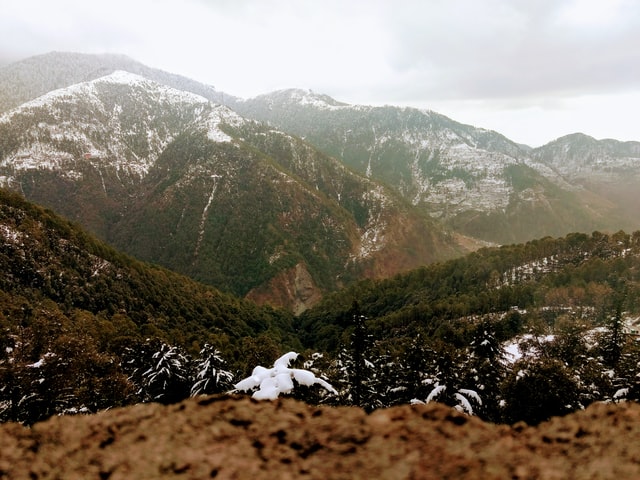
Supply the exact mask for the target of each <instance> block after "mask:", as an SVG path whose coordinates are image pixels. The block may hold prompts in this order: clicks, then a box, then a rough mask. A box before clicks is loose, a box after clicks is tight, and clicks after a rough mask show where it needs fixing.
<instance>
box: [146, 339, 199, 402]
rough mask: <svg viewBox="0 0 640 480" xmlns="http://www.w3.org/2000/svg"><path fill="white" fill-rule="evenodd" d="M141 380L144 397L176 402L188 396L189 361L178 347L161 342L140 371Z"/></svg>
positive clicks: (158, 400) (152, 399) (155, 400)
mask: <svg viewBox="0 0 640 480" xmlns="http://www.w3.org/2000/svg"><path fill="white" fill-rule="evenodd" d="M142 382H143V385H142V386H143V389H144V393H145V397H146V399H148V400H151V401H154V402H161V403H174V402H178V401H180V400H182V399H184V398H186V397H187V396H189V361H188V359H187V357H186V356H185V355H184V354H183V353H182V351H181V350H180V348H178V347H174V346H171V345H167V344H166V343H161V344H160V349H159V350H158V351H156V352H155V353H154V354H153V355H152V356H151V366H150V367H149V368H148V369H147V370H146V371H144V372H143V373H142Z"/></svg>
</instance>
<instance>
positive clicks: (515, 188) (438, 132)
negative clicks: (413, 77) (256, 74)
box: [233, 90, 618, 243]
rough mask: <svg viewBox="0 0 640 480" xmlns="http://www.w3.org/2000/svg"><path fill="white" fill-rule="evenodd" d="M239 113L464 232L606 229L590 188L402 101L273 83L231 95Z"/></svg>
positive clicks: (523, 234)
mask: <svg viewBox="0 0 640 480" xmlns="http://www.w3.org/2000/svg"><path fill="white" fill-rule="evenodd" d="M233 108H234V109H236V110H237V111H238V112H239V113H241V114H243V115H244V116H246V117H251V118H257V119H258V120H261V121H266V122H269V123H270V124H272V125H273V126H274V127H276V128H279V129H282V130H285V131H288V132H291V133H293V134H296V135H299V136H301V137H302V138H304V139H305V140H306V141H308V142H310V143H312V144H314V145H316V146H318V147H319V148H320V149H322V150H323V151H325V152H327V153H328V154H330V155H333V156H335V157H336V158H339V159H341V160H342V161H344V162H345V163H346V164H347V165H348V166H349V167H351V168H353V169H355V170H356V171H358V172H360V173H361V174H363V175H366V176H367V177H369V178H372V179H375V180H378V181H382V182H383V183H384V184H386V185H389V186H391V187H392V188H393V189H395V190H396V191H397V192H398V193H399V194H400V195H402V196H403V197H404V198H405V199H407V200H408V201H409V202H410V203H411V204H413V205H414V206H416V207H418V208H421V209H424V210H425V211H427V212H428V213H429V214H430V215H431V216H432V217H434V218H437V219H439V220H441V221H443V222H445V224H447V225H449V226H450V227H451V228H453V229H454V230H456V231H459V232H461V233H463V234H465V235H470V236H473V237H477V238H481V239H483V240H488V241H494V242H499V243H510V242H518V241H526V240H528V239H531V238H535V237H541V236H545V235H562V234H566V233H568V232H569V231H590V230H594V229H598V228H615V224H614V221H613V220H612V221H611V222H609V220H610V219H613V218H616V219H617V218H618V217H617V216H616V215H615V214H613V213H612V211H613V210H615V209H616V205H611V204H610V202H608V200H606V199H603V198H602V196H601V195H600V194H599V193H598V192H591V191H585V188H584V186H583V185H581V184H576V183H575V182H573V181H572V179H571V178H569V177H566V176H565V175H563V174H562V172H561V171H559V170H558V168H557V167H556V165H554V163H553V162H550V161H549V160H548V159H546V158H543V157H541V156H536V155H534V154H532V150H531V149H530V148H526V147H523V146H521V145H518V144H516V143H514V142H512V141H510V140H509V139H507V138H505V137H504V136H502V135H500V134H499V133H497V132H493V131H490V130H485V129H481V128H476V127H472V126H469V125H464V124H461V123H458V122H455V121H454V120H451V119H449V118H447V117H445V116H443V115H440V114H438V113H435V112H432V111H428V110H418V109H415V108H407V107H402V108H401V107H392V106H385V107H369V106H362V105H348V104H344V103H340V102H337V101H336V100H334V99H332V98H330V97H327V96H326V95H317V94H315V93H313V92H310V91H302V90H281V91H277V92H273V93H270V94H267V95H261V96H259V97H256V98H253V99H248V100H244V101H241V102H236V103H234V105H233Z"/></svg>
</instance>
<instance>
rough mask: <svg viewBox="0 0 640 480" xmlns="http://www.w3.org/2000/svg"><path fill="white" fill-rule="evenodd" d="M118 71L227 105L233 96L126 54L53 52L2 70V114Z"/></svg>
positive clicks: (0, 109) (0, 80) (0, 74)
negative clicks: (41, 97)
mask: <svg viewBox="0 0 640 480" xmlns="http://www.w3.org/2000/svg"><path fill="white" fill-rule="evenodd" d="M117 70H122V71H127V72H131V73H134V74H136V75H140V76H142V77H144V78H147V79H149V80H153V81H155V82H157V83H160V84H163V85H167V86H169V87H173V88H175V89H177V90H184V91H187V92H192V93H195V94H197V95H201V96H203V97H205V98H206V99H208V100H210V101H211V102H213V103H218V104H224V103H225V101H226V100H227V99H228V100H229V101H233V100H234V97H233V96H231V95H228V94H225V93H223V92H219V91H217V90H216V89H215V88H214V87H212V86H211V85H205V84H202V83H200V82H197V81H195V80H192V79H190V78H187V77H183V76H181V75H176V74H173V73H168V72H164V71H162V70H158V69H155V68H150V67H147V66H146V65H143V64H141V63H139V62H136V61H135V60H133V59H131V58H129V57H127V56H125V55H114V54H103V55H93V54H81V53H70V52H51V53H47V54H44V55H38V56H35V57H30V58H27V59H25V60H22V61H20V62H16V63H13V64H10V65H7V66H4V67H1V68H0V85H1V86H2V88H0V112H3V111H6V110H9V109H11V108H15V107H17V106H19V105H21V104H22V103H25V102H28V101H29V100H33V99H34V98H37V97H39V96H41V95H44V94H46V93H48V92H50V91H52V90H57V89H60V88H66V87H69V86H71V85H75V84H77V83H82V82H87V81H90V80H95V79H97V78H100V77H104V76H105V75H109V74H111V73H113V72H115V71H117Z"/></svg>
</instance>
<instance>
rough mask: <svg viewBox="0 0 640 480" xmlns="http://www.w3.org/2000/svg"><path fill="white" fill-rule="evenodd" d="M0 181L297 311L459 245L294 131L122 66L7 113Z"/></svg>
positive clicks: (177, 265) (170, 261)
mask: <svg viewBox="0 0 640 480" xmlns="http://www.w3.org/2000/svg"><path fill="white" fill-rule="evenodd" d="M0 181H1V182H2V185H3V186H4V187H7V188H11V189H14V190H17V191H20V192H22V193H23V194H24V195H25V196H26V197H27V198H28V199H30V200H33V201H36V202H38V203H41V204H43V205H46V206H48V207H50V208H53V209H54V210H56V211H57V212H59V213H62V214H63V215H65V216H67V217H69V218H71V219H73V220H75V221H78V222H80V223H81V224H83V225H84V226H86V227H88V228H89V229H91V230H92V231H93V232H95V233H97V234H98V235H100V236H101V237H102V238H104V239H106V240H108V241H109V242H111V243H112V244H114V245H115V246H117V247H118V248H121V249H123V250H124V251H126V252H128V253H131V254H133V255H135V256H137V257H138V258H141V259H144V260H148V261H152V262H154V263H159V264H162V265H165V266H167V267H169V268H172V269H175V270H177V271H179V272H182V273H186V274H188V275H190V276H192V277H194V278H196V279H198V280H201V281H204V282H206V283H210V284H212V285H215V286H218V287H220V288H223V289H225V290H229V291H231V292H233V293H236V294H238V295H249V296H250V297H251V298H254V299H256V300H259V301H262V302H271V303H275V304H277V305H285V306H288V307H291V308H292V309H294V310H296V311H300V310H302V309H304V308H306V307H307V306H308V305H310V304H312V303H313V302H315V301H316V300H317V299H318V298H319V296H320V294H321V293H322V292H325V291H330V290H333V289H335V288H337V287H338V286H340V285H343V284H345V283H348V282H350V281H353V280H355V279H358V278H362V277H363V276H365V277H366V276H374V277H377V276H386V275H389V274H393V273H396V272H398V271H402V270H406V269H409V268H412V267H414V266H416V265H420V264H424V263H425V262H430V261H433V260H436V259H438V258H442V257H443V256H450V255H453V254H455V252H456V251H457V250H456V247H455V246H452V245H451V244H450V243H451V242H450V241H449V240H448V239H447V238H446V236H445V235H444V234H443V233H442V230H441V229H440V227H438V226H437V225H436V224H435V223H434V222H433V221H432V220H430V219H429V218H428V217H427V216H424V215H422V214H420V213H419V212H416V211H415V210H414V209H412V208H411V207H410V206H408V205H406V204H405V203H404V202H403V201H402V200H401V199H399V198H398V197H397V196H396V195H395V194H394V193H393V192H392V191H390V190H388V189H387V188H385V187H383V186H382V185H380V184H378V183H376V182H374V181H372V180H369V179H366V178H364V177H362V176H359V175H357V174H355V173H354V172H352V171H351V170H349V169H348V168H346V167H345V166H344V165H343V164H342V163H341V162H339V161H338V160H336V159H333V158H331V157H328V156H326V155H324V154H322V153H320V152H319V151H318V150H316V149H315V148H314V147H312V146H311V145H309V144H307V143H305V142H303V141H301V140H300V139H298V138H295V137H292V136H290V135H288V134H284V133H281V132H279V131H276V130H274V129H272V128H270V127H268V126H266V125H263V124H260V123H258V122H255V121H252V120H246V119H244V118H242V117H240V116H239V115H238V114H236V113H235V112H233V111H231V110H230V109H229V108H227V107H224V106H221V105H218V104H214V103H211V102H210V101H209V100H207V99H206V98H204V97H202V96H200V95H197V94H194V93H192V92H187V91H184V90H178V89H175V88H172V87H169V86H167V85H163V84H160V83H157V82H155V81H152V80H149V79H147V78H144V77H142V76H140V75H136V74H132V73H130V72H124V71H116V72H113V73H110V74H107V75H105V76H103V77H100V78H97V79H94V80H90V81H87V82H81V83H77V84H73V85H71V86H68V87H65V88H62V89H58V90H54V91H51V92H48V93H46V94H45V95H43V96H41V97H38V98H36V99H33V100H30V101H28V102H26V103H23V104H21V105H20V106H18V107H16V108H14V109H12V110H9V111H7V112H5V113H4V114H3V115H2V116H1V117H0Z"/></svg>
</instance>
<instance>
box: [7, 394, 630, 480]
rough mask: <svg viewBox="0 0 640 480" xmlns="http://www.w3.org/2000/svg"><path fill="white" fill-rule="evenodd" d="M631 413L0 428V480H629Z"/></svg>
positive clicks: (599, 409) (408, 410)
mask: <svg viewBox="0 0 640 480" xmlns="http://www.w3.org/2000/svg"><path fill="white" fill-rule="evenodd" d="M639 420H640V406H639V405H637V404H629V405H620V406H605V405H595V406H592V407H590V408H589V409H587V410H586V411H584V412H580V413H578V414H575V415H571V416H568V417H564V418H556V419H552V420H551V421H550V422H548V423H545V424H542V425H540V426H539V427H537V428H532V427H527V426H525V425H516V426H514V427H508V426H497V425H492V424H486V423H483V422H481V421H479V420H478V419H476V418H472V417H467V416H464V415H462V414H460V413H458V412H456V411H453V410H451V409H449V408H447V407H444V406H441V405H435V404H431V405H426V406H404V407H396V408H391V409H386V410H379V411H375V412H374V413H372V414H371V415H366V414H365V413H364V412H363V411H362V410H360V409H358V408H346V407H342V408H330V407H313V406H308V405H306V404H304V403H300V402H296V401H294V400H279V401H276V402H261V403H258V402H255V401H252V400H250V399H248V398H246V397H243V398H225V397H202V398H198V399H190V400H188V401H185V402H183V403H180V404H176V405H172V406H168V407H166V406H161V405H155V404H146V405H138V406H135V407H131V408H126V409H118V410H112V411H108V412H105V413H102V414H98V415H93V416H76V417H58V418H53V419H51V420H49V421H47V422H43V423H40V424H36V425H35V426H33V427H32V429H27V428H24V427H22V426H19V425H16V424H7V425H4V426H2V427H0V449H1V450H0V451H2V455H1V456H0V478H9V479H22V478H25V479H27V478H28V479H34V478H40V479H42V478H56V479H94V478H95V479H111V480H116V479H132V478H135V479H150V478H154V479H155V478H181V479H196V478H197V479H202V478H224V479H227V478H252V479H259V478H279V479H289V478H322V479H326V478H344V479H358V478H383V479H386V478H388V479H394V480H397V479H405V478H406V479H408V478H452V479H453V478H455V479H461V478H462V479H476V478H481V479H505V478H511V479H535V478H541V479H542V478H544V479H569V478H576V479H578V478H579V479H582V478H590V479H598V478H640V456H639V454H638V450H637V445H638V441H639V440H640V422H639Z"/></svg>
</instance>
